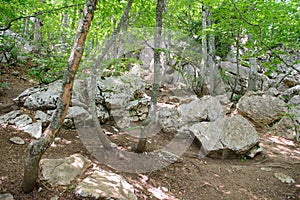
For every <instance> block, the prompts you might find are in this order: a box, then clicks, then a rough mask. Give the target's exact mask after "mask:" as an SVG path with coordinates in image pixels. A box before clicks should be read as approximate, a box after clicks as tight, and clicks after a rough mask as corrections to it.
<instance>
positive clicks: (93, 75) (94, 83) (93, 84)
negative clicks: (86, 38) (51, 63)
mask: <svg viewBox="0 0 300 200" xmlns="http://www.w3.org/2000/svg"><path fill="white" fill-rule="evenodd" d="M132 2H133V0H129V1H128V3H127V6H126V9H125V11H124V13H123V16H122V18H121V20H120V22H119V24H118V26H117V29H116V30H115V31H114V32H113V34H112V36H111V38H110V39H109V40H108V41H107V42H106V45H105V47H104V49H103V51H102V53H101V55H100V56H99V57H98V58H97V60H96V61H95V63H94V65H93V67H92V73H91V82H90V93H89V99H90V102H89V107H90V111H91V113H92V120H93V123H94V126H95V131H96V132H97V133H98V134H99V138H100V140H101V142H102V144H103V146H104V148H105V149H107V150H110V149H111V144H110V140H109V139H108V138H107V137H106V136H105V134H104V132H103V130H102V128H101V126H100V124H99V121H98V117H97V114H96V113H97V112H96V104H95V100H94V99H95V96H96V86H97V76H98V71H97V69H98V67H99V66H100V63H101V62H102V61H103V59H104V57H105V55H106V54H107V52H108V50H109V49H110V47H111V46H112V45H113V42H114V41H115V40H116V37H117V35H118V33H120V31H121V28H122V27H124V25H125V22H126V20H127V18H128V14H129V11H130V9H131V6H132ZM107 38H108V37H107ZM100 70H102V69H100Z"/></svg>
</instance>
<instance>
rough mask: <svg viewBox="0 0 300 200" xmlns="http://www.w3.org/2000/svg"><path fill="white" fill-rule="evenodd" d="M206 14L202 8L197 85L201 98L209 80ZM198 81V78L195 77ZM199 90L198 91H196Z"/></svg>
mask: <svg viewBox="0 0 300 200" xmlns="http://www.w3.org/2000/svg"><path fill="white" fill-rule="evenodd" d="M206 23H207V13H206V6H205V5H203V6H202V40H201V44H202V47H201V51H202V58H201V65H200V66H201V69H200V76H202V77H200V80H198V81H200V83H199V84H198V85H197V87H198V86H199V87H200V88H195V89H197V93H198V94H197V95H200V96H203V95H205V94H207V93H208V88H207V85H206V84H207V82H208V78H209V74H208V72H207V68H208V66H207V61H208V52H207V34H206V27H207V24H206ZM196 78H197V79H198V77H196ZM199 89H200V91H198V90H199Z"/></svg>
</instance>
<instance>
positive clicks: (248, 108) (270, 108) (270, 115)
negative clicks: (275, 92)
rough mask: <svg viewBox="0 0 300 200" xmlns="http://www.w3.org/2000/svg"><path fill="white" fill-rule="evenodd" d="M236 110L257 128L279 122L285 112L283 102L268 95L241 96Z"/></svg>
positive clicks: (285, 108)
mask: <svg viewBox="0 0 300 200" xmlns="http://www.w3.org/2000/svg"><path fill="white" fill-rule="evenodd" d="M237 108H238V111H239V113H240V114H241V115H243V116H244V117H246V118H249V119H251V120H252V121H253V122H254V123H255V125H257V126H259V127H267V126H270V125H272V124H273V123H274V122H276V121H278V120H280V118H281V116H282V113H283V112H287V107H286V104H285V103H284V101H282V100H280V99H279V98H277V97H273V96H269V95H263V96H243V97H242V98H241V99H240V101H239V103H238V105H237Z"/></svg>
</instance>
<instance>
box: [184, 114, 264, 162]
mask: <svg viewBox="0 0 300 200" xmlns="http://www.w3.org/2000/svg"><path fill="white" fill-rule="evenodd" d="M184 129H185V130H189V131H191V132H192V133H193V134H194V135H195V136H196V137H197V138H198V139H199V141H200V142H201V144H202V147H201V151H202V154H204V156H205V155H208V156H211V157H216V158H219V157H222V158H224V155H225V154H227V153H234V154H236V155H244V154H245V153H247V152H248V151H249V150H250V149H251V148H252V147H253V146H255V145H256V144H258V142H259V136H258V134H257V132H256V130H255V129H254V127H253V126H252V125H251V124H250V123H249V122H248V121H247V120H246V119H245V118H243V117H242V116H240V115H235V116H232V117H226V118H220V119H217V120H215V121H213V122H200V123H196V124H193V125H192V126H189V127H185V128H184Z"/></svg>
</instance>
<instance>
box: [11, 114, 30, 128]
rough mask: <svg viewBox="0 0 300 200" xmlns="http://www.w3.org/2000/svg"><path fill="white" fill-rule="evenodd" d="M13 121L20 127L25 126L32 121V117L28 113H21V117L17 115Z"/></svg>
mask: <svg viewBox="0 0 300 200" xmlns="http://www.w3.org/2000/svg"><path fill="white" fill-rule="evenodd" d="M13 123H14V124H15V125H16V126H17V127H18V128H23V127H25V126H27V125H28V124H30V123H32V119H31V118H30V117H29V116H28V115H27V114H23V115H20V116H19V117H16V118H15V119H14V120H13Z"/></svg>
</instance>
